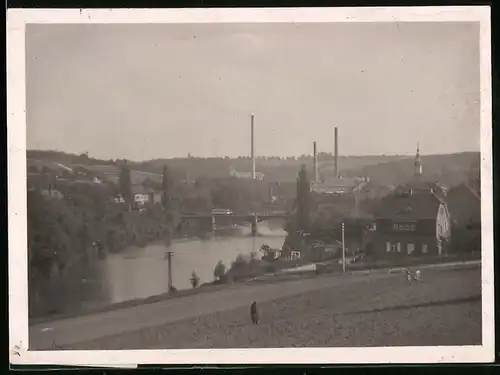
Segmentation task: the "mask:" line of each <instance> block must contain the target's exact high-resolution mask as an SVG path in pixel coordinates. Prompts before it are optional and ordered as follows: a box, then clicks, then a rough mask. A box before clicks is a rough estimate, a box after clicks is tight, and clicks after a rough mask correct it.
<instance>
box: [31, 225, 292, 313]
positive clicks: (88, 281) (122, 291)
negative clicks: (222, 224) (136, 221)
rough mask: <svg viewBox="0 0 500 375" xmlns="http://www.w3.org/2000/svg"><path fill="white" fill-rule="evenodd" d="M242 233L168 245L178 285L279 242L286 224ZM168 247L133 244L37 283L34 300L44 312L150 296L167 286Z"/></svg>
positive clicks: (203, 278) (205, 276) (210, 274)
mask: <svg viewBox="0 0 500 375" xmlns="http://www.w3.org/2000/svg"><path fill="white" fill-rule="evenodd" d="M240 231H241V233H240V235H239V236H232V237H216V238H214V239H212V240H197V239H185V240H179V241H174V242H173V243H172V245H171V247H170V248H169V249H168V250H169V251H172V252H173V253H174V255H173V257H172V274H173V275H172V279H173V284H174V286H175V287H176V288H177V289H179V290H181V289H189V288H191V282H190V278H191V273H192V272H193V271H195V272H196V274H197V275H198V277H199V278H200V283H204V282H210V281H212V280H213V279H214V276H213V271H214V268H215V265H216V264H217V262H219V261H220V260H222V261H223V262H224V264H225V265H226V266H227V267H229V266H230V264H231V262H232V261H234V260H235V259H236V257H237V256H238V255H239V254H246V255H249V254H250V253H251V252H252V251H256V250H257V249H259V248H260V246H261V245H262V244H268V245H269V246H271V247H273V248H281V246H282V245H283V240H284V238H285V235H286V234H285V232H284V231H283V230H270V229H269V227H268V226H267V225H265V224H264V223H263V224H259V236H257V237H252V236H251V235H250V228H249V227H244V228H241V229H240ZM166 251H167V249H166V248H165V246H164V245H163V244H162V243H154V244H150V245H148V246H147V247H144V248H137V247H132V248H129V249H127V250H126V251H125V252H123V253H120V254H110V255H109V256H108V257H107V258H106V259H104V260H98V261H96V262H94V263H93V264H92V265H88V266H81V267H79V270H78V271H72V272H70V273H69V274H68V275H65V276H63V277H59V278H56V279H53V280H51V281H48V282H45V283H43V284H39V285H37V286H36V293H34V294H35V295H36V297H38V298H36V297H34V298H35V299H36V301H33V302H34V303H35V304H36V305H44V307H43V308H42V307H40V308H37V310H45V311H44V312H42V311H40V313H47V312H50V310H52V311H53V312H55V311H58V312H62V311H65V310H74V309H78V308H82V307H88V306H97V305H103V304H104V305H105V304H109V303H116V302H123V301H127V300H132V299H137V298H146V297H150V296H154V295H158V294H162V293H166V292H167V291H168V262H167V260H166V259H165V253H166Z"/></svg>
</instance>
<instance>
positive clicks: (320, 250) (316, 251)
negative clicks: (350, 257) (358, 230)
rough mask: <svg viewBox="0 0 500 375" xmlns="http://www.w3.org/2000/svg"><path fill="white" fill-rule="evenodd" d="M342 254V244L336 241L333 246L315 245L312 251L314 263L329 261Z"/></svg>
mask: <svg viewBox="0 0 500 375" xmlns="http://www.w3.org/2000/svg"><path fill="white" fill-rule="evenodd" d="M341 253H342V243H341V242H340V241H335V242H334V243H332V244H324V243H319V244H314V245H313V246H312V248H311V251H310V257H311V260H312V261H313V262H321V261H324V260H327V259H332V258H335V257H338V256H339V255H340V254H341Z"/></svg>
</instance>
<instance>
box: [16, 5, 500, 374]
mask: <svg viewBox="0 0 500 375" xmlns="http://www.w3.org/2000/svg"><path fill="white" fill-rule="evenodd" d="M457 21H462V22H479V23H480V68H481V73H480V82H481V126H480V128H481V130H480V137H481V198H482V199H481V202H482V203H481V212H482V214H481V218H482V314H483V322H482V340H483V342H482V345H480V346H440V347H378V348H290V349H287V348H275V349H196V350H195V349H193V350H117V351H104V350H87V351H31V350H28V285H27V284H28V282H27V280H28V276H27V274H28V266H27V251H26V249H27V234H26V233H27V222H26V215H27V208H26V201H27V198H26V190H25V184H26V110H25V108H26V95H25V91H26V87H25V79H26V77H25V27H26V24H27V23H44V24H53V23H106V24H109V23H121V24H123V23H136V24H141V23H264V22H281V23H284V22H286V23H291V22H296V23H299V22H302V23H305V22H315V23H317V22H337V23H338V22H457ZM7 109H8V126H7V149H8V155H7V160H8V213H9V222H8V238H9V313H10V314H9V316H10V320H9V330H10V342H9V357H10V362H11V363H12V364H54V365H83V364H84V365H95V366H103V365H106V366H125V365H135V364H285V363H286V364H335V363H359V364H362V363H364V364H377V363H393V364H396V363H397V364H401V363H443V362H447V363H453V362H461V363H472V362H492V361H493V360H494V334H495V330H494V268H493V209H492V206H493V205H492V203H493V177H492V171H493V168H492V112H491V111H492V93H491V24H490V8H489V7H487V6H461V7H451V6H450V7H379V8H370V7H366V8H267V9H266V8H261V9H244V8H239V9H229V8H226V9H168V10H167V9H149V10H142V9H108V10H105V9H100V10H96V9H82V10H79V9H65V10H57V9H51V10H47V9H8V11H7Z"/></svg>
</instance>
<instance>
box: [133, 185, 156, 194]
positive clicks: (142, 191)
mask: <svg viewBox="0 0 500 375" xmlns="http://www.w3.org/2000/svg"><path fill="white" fill-rule="evenodd" d="M151 192H152V190H147V189H145V188H144V186H142V185H132V193H133V194H149V193H151Z"/></svg>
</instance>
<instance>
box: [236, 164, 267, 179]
mask: <svg viewBox="0 0 500 375" xmlns="http://www.w3.org/2000/svg"><path fill="white" fill-rule="evenodd" d="M229 175H230V176H231V177H236V178H241V179H245V180H251V179H252V173H250V172H236V170H235V169H234V168H233V167H232V166H231V167H229ZM265 177H266V176H265V174H264V173H262V172H255V179H256V180H259V181H262V180H264V178H265Z"/></svg>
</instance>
